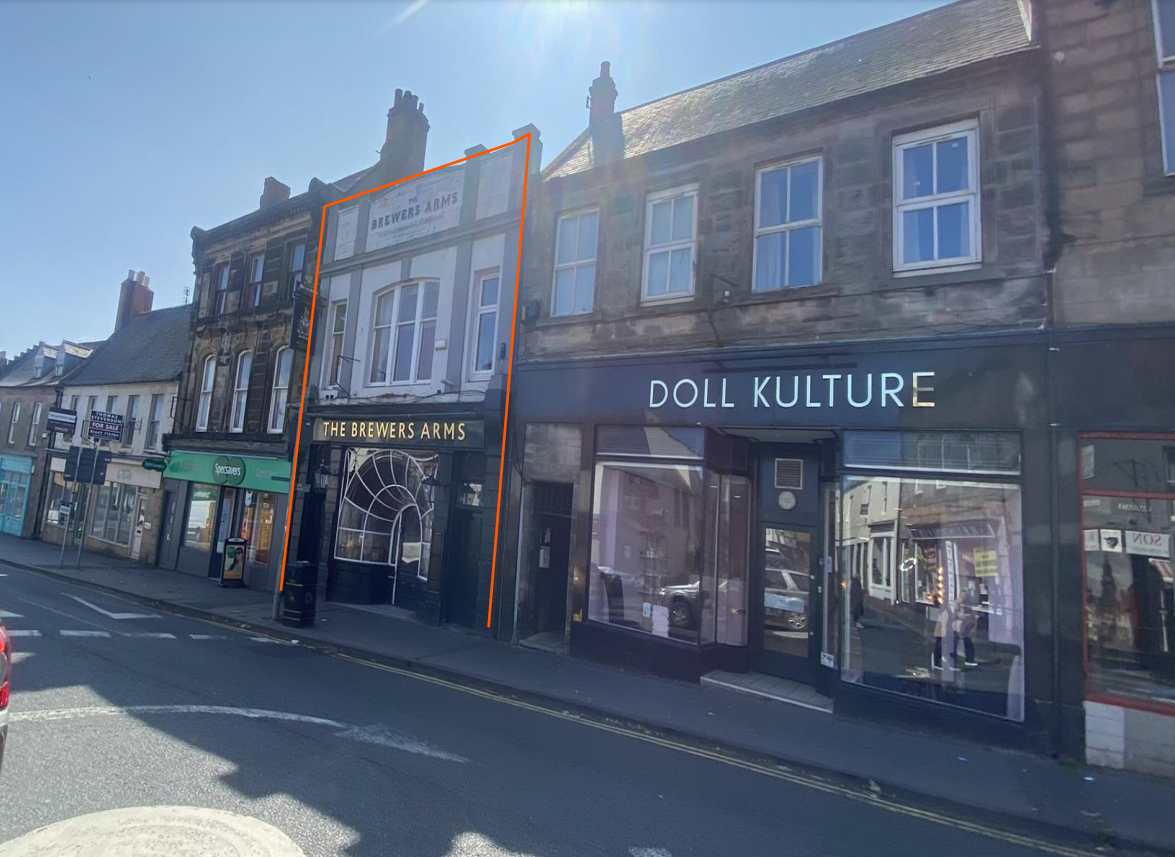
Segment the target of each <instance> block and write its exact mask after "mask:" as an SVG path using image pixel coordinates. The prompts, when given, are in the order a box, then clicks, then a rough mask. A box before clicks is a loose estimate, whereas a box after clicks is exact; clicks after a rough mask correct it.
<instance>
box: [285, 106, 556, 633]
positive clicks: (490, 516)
mask: <svg viewBox="0 0 1175 857" xmlns="http://www.w3.org/2000/svg"><path fill="white" fill-rule="evenodd" d="M428 129H429V124H428V120H427V119H426V117H425V113H424V105H423V104H421V103H420V102H419V99H418V98H417V96H415V95H413V94H412V93H411V92H405V91H401V90H396V95H395V103H394V105H393V106H392V108H391V109H390V110H389V111H388V118H387V133H386V137H385V141H384V145H383V147H382V149H381V153H380V160H379V161H378V163H376V164H374V165H373V166H372V167H370V168H369V169H368V170H366V171H365V172H364V173H363V174H362V176H361V177H360V178H359V179H358V181H357V182H356V183H355V185H354V187H353V188H352V189H351V191H350V193H349V194H348V198H346V199H343V200H341V201H340V202H339V203H337V204H335V205H331V206H330V207H329V208H328V209H327V215H326V217H327V220H326V234H325V239H324V245H323V253H322V268H321V274H320V280H319V283H320V284H319V309H318V315H317V316H316V319H315V325H314V349H313V356H312V359H311V363H310V369H309V372H310V374H309V380H308V382H307V383H308V387H307V398H306V410H305V417H304V423H303V432H302V443H301V450H300V453H299V464H298V472H297V477H296V483H297V484H296V488H295V496H294V514H293V518H292V521H293V525H292V526H291V530H290V561H291V562H293V561H295V560H299V561H309V562H312V563H315V564H316V566H317V568H318V576H317V588H318V596H319V598H321V599H326V600H332V601H340V602H348V603H362V604H390V605H394V606H397V607H401V608H404V609H407V610H411V611H414V612H415V613H416V614H417V615H418V616H419V617H420V618H422V619H424V620H426V621H429V622H451V623H455V624H460V625H465V626H468V627H477V628H481V629H485V628H486V617H487V611H488V609H489V591H490V576H491V562H492V551H493V546H494V526H495V515H496V509H497V492H498V474H499V471H500V461H501V431H502V418H503V410H504V404H505V387H506V364H507V349H508V343H509V340H510V325H511V321H512V316H513V300H514V282H515V271H516V265H517V259H518V242H519V232H520V226H521V207H522V198H523V197H522V193H523V181H524V178H525V167H526V156H527V143H528V140H529V143H530V156H531V158H532V163H535V164H537V162H538V157H539V142H538V131H537V130H536V129H534V128H533V127H532V126H527V127H525V128H521V129H519V130H518V131H515V132H514V138H515V139H514V142H513V143H510V144H509V145H506V146H505V147H503V148H500V149H498V150H495V151H490V150H487V149H486V148H485V147H484V146H474V147H472V148H470V149H468V150H467V151H466V155H467V159H465V160H464V161H462V162H461V163H458V164H455V165H452V166H448V167H445V168H443V169H440V170H437V171H432V172H429V173H427V174H425V175H419V176H418V174H419V173H421V172H422V171H423V170H424V163H425V146H426V141H427V137H428ZM528 134H529V135H530V136H529V138H528V137H527V135H528ZM483 153H484V154H483ZM410 176H418V177H416V178H408V177H410ZM401 180H403V181H401ZM388 185H390V186H388Z"/></svg>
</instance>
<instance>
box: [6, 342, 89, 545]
mask: <svg viewBox="0 0 1175 857" xmlns="http://www.w3.org/2000/svg"><path fill="white" fill-rule="evenodd" d="M93 346H94V343H83V344H78V343H74V342H62V343H60V344H59V345H50V344H48V343H45V342H41V343H38V344H37V345H35V346H33V347H32V348H30V349H28V350H27V351H24V352H22V353H20V354H18V355H17V356H16V357H14V358H13V359H11V360H9V359H8V358H7V357H6V355H5V354H4V353H3V352H0V533H7V534H8V535H13V536H22V537H24V538H31V537H33V536H35V535H36V532H37V521H38V519H39V516H40V509H41V505H42V498H43V489H44V484H45V479H44V474H45V469H46V462H47V451H48V448H49V432H48V430H47V425H46V424H47V420H48V415H49V408H51V407H52V406H53V405H54V404H55V403H56V401H57V391H56V385H57V383H58V382H59V381H60V380H61V378H62V377H63V376H64V375H66V374H67V373H69V372H72V371H73V370H74V369H76V368H77V367H78V366H79V365H80V364H81V363H82V361H84V360H85V359H86V358H87V357H89V356H90V353H91V352H92V351H93Z"/></svg>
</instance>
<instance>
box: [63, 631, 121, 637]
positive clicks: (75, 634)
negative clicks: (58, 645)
mask: <svg viewBox="0 0 1175 857" xmlns="http://www.w3.org/2000/svg"><path fill="white" fill-rule="evenodd" d="M60 633H61V636H63V637H109V636H110V632H109V631H61V632H60Z"/></svg>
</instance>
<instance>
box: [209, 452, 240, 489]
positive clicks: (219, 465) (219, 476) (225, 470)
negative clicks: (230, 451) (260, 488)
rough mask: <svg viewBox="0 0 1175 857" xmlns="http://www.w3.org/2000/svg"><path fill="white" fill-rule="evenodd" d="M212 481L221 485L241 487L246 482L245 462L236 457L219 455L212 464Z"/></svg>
mask: <svg viewBox="0 0 1175 857" xmlns="http://www.w3.org/2000/svg"><path fill="white" fill-rule="evenodd" d="M212 479H213V481H214V482H216V483H218V484H220V485H240V484H241V483H242V482H244V481H245V462H244V461H242V460H241V459H239V458H237V457H236V456H231V455H218V456H217V457H216V461H214V462H212Z"/></svg>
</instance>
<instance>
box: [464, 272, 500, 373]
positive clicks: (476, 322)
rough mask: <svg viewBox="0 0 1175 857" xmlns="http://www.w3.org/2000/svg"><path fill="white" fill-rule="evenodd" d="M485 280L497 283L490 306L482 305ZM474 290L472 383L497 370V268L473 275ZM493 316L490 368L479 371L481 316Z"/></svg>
mask: <svg viewBox="0 0 1175 857" xmlns="http://www.w3.org/2000/svg"><path fill="white" fill-rule="evenodd" d="M487 280H497V281H498V299H497V300H496V301H495V302H494V304H493V305H492V306H489V307H487V306H485V305H484V304H483V303H482V288H483V287H484V285H485V282H486V281H487ZM474 282H475V284H476V285H475V289H474V294H475V296H476V297H477V300H476V301H470V302H469V305H470V309H471V315H472V323H471V324H470V326H469V378H470V380H473V381H485V380H488V379H489V378H491V377H493V374H494V370H495V369H497V368H498V323H499V321H500V318H499V316H498V312H499V311H500V309H501V306H502V272H501V270H500V269H498V268H487V269H486V270H484V271H478V272H477V273H476V274H474ZM491 313H492V314H493V316H494V327H493V330H494V342H493V345H492V346H491V348H490V368H489V369H479V368H478V366H477V349H478V345H480V337H481V318H482V316H483V315H490V314H491Z"/></svg>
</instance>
